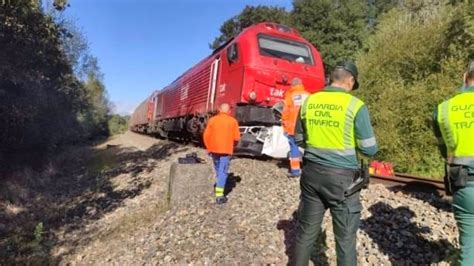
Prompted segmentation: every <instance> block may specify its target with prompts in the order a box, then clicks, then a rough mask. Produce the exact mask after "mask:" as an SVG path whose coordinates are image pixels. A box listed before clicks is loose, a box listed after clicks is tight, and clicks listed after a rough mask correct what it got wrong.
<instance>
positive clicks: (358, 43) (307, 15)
mask: <svg viewBox="0 0 474 266" xmlns="http://www.w3.org/2000/svg"><path fill="white" fill-rule="evenodd" d="M370 2H371V1H367V0H339V1H332V0H295V1H294V2H293V10H292V11H291V12H287V11H285V9H283V8H280V7H267V6H257V7H252V6H247V7H245V8H244V9H243V10H242V12H241V13H240V14H238V15H236V16H234V17H232V18H230V19H229V20H227V21H225V22H224V24H223V25H222V26H221V28H220V32H221V34H220V36H218V37H217V38H216V39H215V40H214V42H213V45H211V48H217V47H218V46H219V45H221V44H223V43H225V42H226V41H227V40H229V39H230V38H232V37H234V36H236V35H237V34H239V33H240V32H241V31H242V30H243V29H244V28H246V27H248V26H250V25H252V24H255V23H259V22H264V21H270V22H276V23H280V24H286V25H288V26H292V27H294V28H296V29H297V30H298V31H299V32H300V33H301V35H302V36H303V37H304V38H305V39H307V40H308V41H309V42H311V43H312V44H313V45H315V46H316V47H317V48H318V50H319V52H320V53H321V55H322V57H323V60H324V62H325V67H326V70H328V69H331V67H333V66H334V65H335V64H336V63H337V61H339V60H340V59H341V58H345V59H354V58H355V54H356V52H357V51H358V50H359V49H360V48H361V47H362V45H363V40H364V39H365V38H366V37H367V36H368V34H369V33H370V32H371V31H372V29H373V26H374V25H375V24H376V18H377V17H378V16H379V14H382V13H384V12H386V11H387V10H389V9H390V8H391V7H393V6H396V4H397V3H398V1H395V0H385V1H373V2H374V3H372V4H371V3H370Z"/></svg>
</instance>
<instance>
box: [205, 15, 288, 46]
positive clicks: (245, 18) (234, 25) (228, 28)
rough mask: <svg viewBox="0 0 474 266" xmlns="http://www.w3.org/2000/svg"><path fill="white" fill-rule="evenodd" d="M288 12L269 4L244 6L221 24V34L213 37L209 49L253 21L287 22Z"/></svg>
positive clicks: (220, 43) (219, 44)
mask: <svg viewBox="0 0 474 266" xmlns="http://www.w3.org/2000/svg"><path fill="white" fill-rule="evenodd" d="M289 18H290V17H289V13H288V12H286V11H285V9H284V8H281V7H271V6H256V7H253V6H246V7H245V8H244V9H243V10H242V12H241V13H240V14H239V15H237V16H234V17H232V18H230V19H228V20H227V21H225V22H224V24H222V26H221V27H220V32H221V35H220V36H218V37H216V38H215V39H214V42H213V43H212V44H210V45H209V46H210V48H211V49H216V48H218V47H219V46H221V45H222V44H224V43H225V42H227V41H228V40H229V39H231V38H232V37H234V36H236V35H237V34H239V33H240V32H241V31H242V30H243V29H245V28H247V27H248V26H251V25H253V24H255V23H260V22H265V21H272V22H276V23H281V24H288V23H289Z"/></svg>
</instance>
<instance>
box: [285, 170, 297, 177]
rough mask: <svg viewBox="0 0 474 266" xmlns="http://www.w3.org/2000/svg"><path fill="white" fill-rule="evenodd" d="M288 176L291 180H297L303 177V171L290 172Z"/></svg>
mask: <svg viewBox="0 0 474 266" xmlns="http://www.w3.org/2000/svg"><path fill="white" fill-rule="evenodd" d="M286 176H287V177H289V178H297V177H300V176H301V171H290V172H289V173H288V174H287V175H286Z"/></svg>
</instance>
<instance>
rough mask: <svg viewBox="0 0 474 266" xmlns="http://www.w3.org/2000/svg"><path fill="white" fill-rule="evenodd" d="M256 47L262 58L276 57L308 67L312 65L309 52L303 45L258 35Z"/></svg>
mask: <svg viewBox="0 0 474 266" xmlns="http://www.w3.org/2000/svg"><path fill="white" fill-rule="evenodd" d="M258 45H259V48H260V54H261V55H263V56H270V57H276V58H280V59H285V60H289V61H293V62H298V63H304V64H308V65H312V64H313V57H312V56H311V51H310V49H309V47H308V46H307V45H306V44H304V43H300V42H296V41H292V40H288V39H282V38H277V37H273V36H268V35H264V34H259V35H258Z"/></svg>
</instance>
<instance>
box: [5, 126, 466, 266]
mask: <svg viewBox="0 0 474 266" xmlns="http://www.w3.org/2000/svg"><path fill="white" fill-rule="evenodd" d="M190 152H196V153H197V154H198V156H199V157H201V158H204V159H205V160H206V163H208V164H210V161H209V159H208V157H207V155H206V153H205V151H204V150H203V149H201V148H196V147H193V146H184V145H180V144H177V143H174V142H169V141H164V140H157V139H154V138H150V137H146V136H142V135H137V134H134V133H129V132H128V133H126V134H124V135H119V136H116V137H114V138H112V139H110V140H108V141H107V142H105V143H102V144H101V145H98V146H96V147H92V148H90V147H89V148H88V147H84V148H82V149H78V148H75V149H73V150H71V151H70V152H67V151H66V152H65V154H64V155H62V156H58V157H59V158H58V159H57V160H55V161H53V162H52V163H51V165H50V166H48V167H46V168H45V169H44V171H42V172H40V173H37V174H38V175H40V177H41V179H39V180H41V181H40V182H39V183H40V184H39V185H38V184H37V183H38V179H35V180H36V182H35V185H31V184H29V183H28V182H26V181H21V182H19V181H15V182H14V180H17V179H14V178H13V177H12V180H10V181H9V182H7V185H6V186H5V188H6V190H5V188H4V189H3V191H0V192H2V193H0V195H3V192H5V191H6V192H8V193H11V194H12V193H13V192H15V195H13V194H12V195H11V196H10V197H9V198H8V197H7V198H5V197H4V198H1V197H0V218H1V220H0V236H3V235H6V238H4V239H6V240H3V239H2V240H0V258H2V259H3V260H4V261H6V262H8V263H12V262H28V263H33V264H34V263H35V262H37V263H50V264H62V265H65V264H72V265H82V264H93V265H156V264H159V265H162V264H165V265H176V264H178V265H187V264H197V265H247V264H274V265H285V264H287V263H288V261H291V258H292V249H293V245H294V241H295V239H294V238H295V228H296V224H297V221H296V216H295V214H296V210H297V208H298V199H299V180H297V179H288V178H287V177H286V175H285V173H286V165H281V166H278V165H277V164H276V163H275V162H274V161H262V160H252V159H245V158H235V159H234V160H232V162H231V167H230V175H229V179H228V185H229V187H228V190H229V191H230V193H229V202H228V203H227V204H226V205H224V206H216V205H215V204H214V198H213V195H212V191H211V189H210V191H209V194H208V195H204V196H203V197H199V198H196V200H193V201H190V202H189V203H188V204H185V205H184V206H182V207H181V208H178V209H168V206H167V204H166V200H165V197H166V193H167V187H168V182H167V178H168V174H169V170H170V166H171V164H172V163H173V162H176V161H177V158H178V157H181V156H184V155H185V154H186V153H190ZM23 174H24V173H23ZM30 175H33V174H32V173H30ZM18 180H23V179H21V178H18ZM26 180H28V179H26ZM190 185H192V184H190ZM17 194H18V195H17ZM32 199H34V200H32ZM362 203H363V205H364V210H363V211H362V221H361V226H360V230H359V232H358V245H357V250H358V253H359V258H358V260H359V261H358V263H359V264H360V265H391V264H396V265H400V264H410V265H411V264H432V263H436V264H440V265H446V264H447V263H448V262H452V261H453V260H454V259H455V258H456V254H457V251H456V248H457V246H458V243H457V230H456V226H455V222H454V219H453V215H452V213H451V212H450V208H449V204H447V203H446V202H443V200H442V199H439V198H437V197H435V196H433V195H429V194H423V193H421V194H406V193H402V192H400V191H391V190H388V189H386V188H385V187H383V186H382V185H371V186H370V187H369V189H368V190H365V191H363V193H362ZM327 214H328V213H327ZM3 221H6V222H5V223H4V222H3ZM40 224H41V226H39V225H40ZM324 228H325V233H324V234H323V238H322V239H321V240H324V241H325V242H320V243H319V253H318V254H317V256H316V257H315V258H314V259H315V261H316V262H317V264H318V265H320V264H322V265H328V264H329V265H334V264H335V243H334V236H333V234H332V226H331V220H330V219H329V217H326V218H325V222H324ZM15 230H16V231H15ZM18 236H21V238H18Z"/></svg>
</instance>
